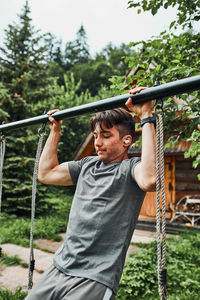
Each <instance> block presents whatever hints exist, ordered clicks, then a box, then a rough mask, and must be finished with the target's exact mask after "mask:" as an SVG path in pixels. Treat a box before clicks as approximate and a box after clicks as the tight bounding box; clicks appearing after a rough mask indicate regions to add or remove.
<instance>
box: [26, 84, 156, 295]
mask: <svg viewBox="0 0 200 300" xmlns="http://www.w3.org/2000/svg"><path fill="white" fill-rule="evenodd" d="M143 89H144V88H142V87H141V88H135V89H133V90H131V91H130V92H131V93H132V94H134V93H137V92H140V91H141V90H143ZM126 107H127V109H128V110H129V111H130V112H134V113H135V114H136V115H137V116H138V117H139V118H140V120H142V125H143V126H142V155H141V160H140V159H138V158H130V159H129V158H128V154H127V150H128V147H129V146H130V144H131V143H132V139H133V135H134V121H133V118H132V116H131V114H130V113H129V112H127V111H126V110H124V109H114V110H108V111H105V112H102V113H98V114H97V115H96V116H94V117H93V118H92V119H91V120H90V124H89V125H90V129H91V130H92V132H93V133H94V146H95V149H96V153H97V156H95V157H86V158H83V159H82V160H81V161H78V162H75V161H71V162H64V163H62V164H59V163H58V159H57V147H58V143H59V138H60V134H61V124H62V121H59V122H57V121H56V120H55V119H54V118H53V117H50V118H49V120H50V121H51V132H50V135H49V137H48V139H47V142H46V145H45V147H44V150H43V152H42V155H41V159H40V165H39V172H38V179H39V180H40V181H41V182H43V183H45V184H57V185H72V184H76V192H75V195H74V199H73V202H72V207H71V212H70V217H69V222H68V227H67V232H66V238H65V241H64V244H63V245H62V246H61V248H60V249H59V250H58V251H57V252H56V254H55V256H54V262H53V265H52V266H51V267H50V268H49V269H48V270H47V271H46V272H45V273H44V274H43V275H42V276H41V277H40V279H39V281H38V282H37V283H36V284H35V285H34V287H33V289H32V291H31V292H30V293H29V295H28V296H27V300H36V299H38V300H39V299H45V300H50V299H55V300H59V299H65V300H85V299H87V300H110V299H114V296H115V294H116V293H117V289H118V284H119V280H120V277H121V274H122V270H123V265H124V261H125V257H126V252H127V249H128V246H129V244H130V240H131V237H132V235H133V231H134V228H135V224H136V221H137V218H138V215H139V211H140V208H141V206H142V202H143V199H144V196H145V192H146V191H153V190H154V189H155V181H156V171H155V128H154V124H153V123H152V122H153V119H152V101H150V102H146V103H144V104H140V105H133V104H132V99H131V98H129V99H128V101H127V102H126ZM55 112H56V110H52V111H50V112H49V113H48V114H49V115H51V114H53V113H55Z"/></svg>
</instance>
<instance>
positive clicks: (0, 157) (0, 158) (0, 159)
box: [0, 135, 6, 259]
mask: <svg viewBox="0 0 200 300" xmlns="http://www.w3.org/2000/svg"><path fill="white" fill-rule="evenodd" d="M5 149H6V142H5V139H4V136H3V135H2V136H1V137H0V214H1V202H2V179H3V163H4V156H5ZM1 254H2V248H1V247H0V259H1Z"/></svg>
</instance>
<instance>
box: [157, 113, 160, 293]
mask: <svg viewBox="0 0 200 300" xmlns="http://www.w3.org/2000/svg"><path fill="white" fill-rule="evenodd" d="M156 208H157V209H156V233H157V273H158V288H159V293H160V272H159V270H160V262H161V236H160V235H161V233H160V123H159V116H158V115H156Z"/></svg>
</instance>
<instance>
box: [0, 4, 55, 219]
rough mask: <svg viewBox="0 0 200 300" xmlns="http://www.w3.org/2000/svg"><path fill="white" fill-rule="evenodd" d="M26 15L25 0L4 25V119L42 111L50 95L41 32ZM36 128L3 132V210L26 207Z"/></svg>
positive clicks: (0, 88)
mask: <svg viewBox="0 0 200 300" xmlns="http://www.w3.org/2000/svg"><path fill="white" fill-rule="evenodd" d="M29 15H30V9H29V6H28V1H26V3H25V5H24V7H23V10H22V13H21V14H20V15H19V24H14V25H9V26H8V29H6V30H5V32H6V40H5V46H4V48H1V49H0V52H1V54H2V56H1V59H0V81H1V85H0V97H1V99H0V105H1V107H0V116H1V121H5V122H6V123H7V122H12V121H17V120H21V119H26V118H29V117H32V116H34V115H38V114H40V115H41V114H43V111H44V109H45V108H43V107H42V106H43V105H42V103H43V102H45V101H46V99H48V97H49V96H50V95H49V94H50V83H51V79H49V78H47V75H46V73H47V66H46V63H45V58H46V48H45V43H44V36H42V35H40V34H39V32H38V31H36V30H35V29H34V27H33V26H32V25H31V18H30V17H29ZM51 92H52V89H51ZM51 96H52V95H51ZM37 130H38V128H27V129H23V130H17V131H13V132H10V131H9V132H8V134H5V135H6V140H7V147H6V156H5V163H4V178H3V201H2V207H3V210H6V211H7V212H14V213H17V214H24V213H26V212H28V211H29V210H30V207H31V190H32V173H33V166H34V157H35V153H36V146H37V141H38V134H37ZM42 189H45V187H44V186H41V187H40V189H39V193H38V195H41V192H42ZM39 198H40V197H39ZM43 204H44V207H47V204H46V203H45V202H43V200H40V202H39V205H38V206H37V207H38V208H39V210H38V211H42V209H43Z"/></svg>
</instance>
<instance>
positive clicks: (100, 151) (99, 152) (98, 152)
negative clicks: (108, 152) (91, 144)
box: [97, 150, 105, 155]
mask: <svg viewBox="0 0 200 300" xmlns="http://www.w3.org/2000/svg"><path fill="white" fill-rule="evenodd" d="M104 152H105V150H97V154H98V155H99V154H103V153H104Z"/></svg>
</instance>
